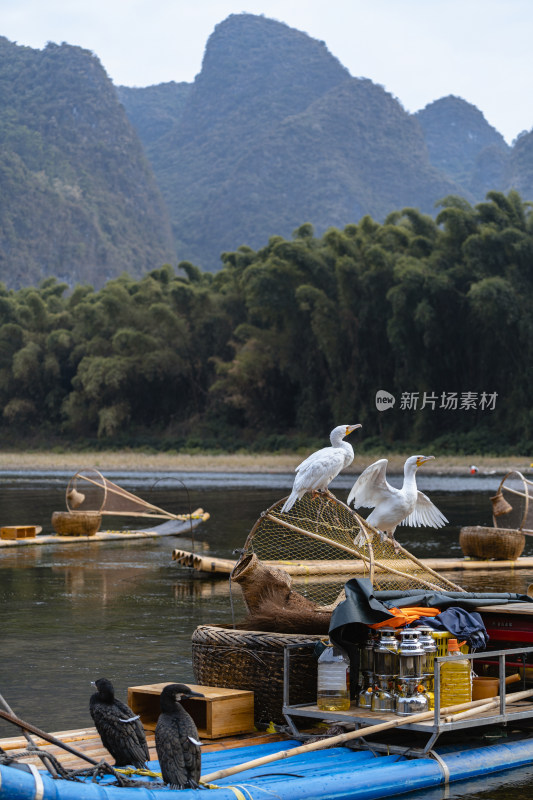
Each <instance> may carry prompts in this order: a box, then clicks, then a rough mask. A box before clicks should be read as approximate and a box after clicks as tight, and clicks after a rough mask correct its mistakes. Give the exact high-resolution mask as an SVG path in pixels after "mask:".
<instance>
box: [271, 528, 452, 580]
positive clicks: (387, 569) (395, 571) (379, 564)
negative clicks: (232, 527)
mask: <svg viewBox="0 0 533 800" xmlns="http://www.w3.org/2000/svg"><path fill="white" fill-rule="evenodd" d="M266 516H268V518H269V519H271V520H273V521H274V522H277V523H278V524H279V525H283V527H285V528H289V530H292V531H295V532H296V533H300V534H302V535H303V536H309V538H311V539H316V540H317V541H319V542H324V544H328V545H330V547H336V548H338V549H339V550H344V551H345V552H346V553H351V554H352V555H355V556H357V558H360V559H361V560H362V561H368V562H370V563H371V560H370V558H369V557H368V556H365V555H363V553H360V552H359V551H358V550H356V549H355V548H354V547H348V546H347V545H345V544H341V543H340V542H336V541H335V540H334V539H328V538H327V537H326V536H321V535H320V534H319V533H311V531H306V530H304V529H303V528H299V527H298V526H297V525H292V524H291V523H290V522H286V521H285V520H282V519H280V518H279V517H274V516H272V515H271V514H267V515H266ZM374 564H375V566H376V567H379V568H380V569H382V570H384V571H385V572H390V573H391V574H392V575H399V576H400V577H401V578H407V579H410V580H412V579H413V577H415V579H416V580H417V581H418V583H423V584H424V586H427V587H428V588H429V589H433V590H435V591H442V587H441V586H436V585H435V584H434V583H430V582H429V581H425V580H424V579H423V578H420V577H419V576H418V575H416V576H413V575H410V574H409V573H408V572H400V570H398V569H394V568H393V567H388V566H387V565H386V564H383V563H382V562H381V561H378V560H377V559H376V558H374ZM461 591H463V590H461Z"/></svg>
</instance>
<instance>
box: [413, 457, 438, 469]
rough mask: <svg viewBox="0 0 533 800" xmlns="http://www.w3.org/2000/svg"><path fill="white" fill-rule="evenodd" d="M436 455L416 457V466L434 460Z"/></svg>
mask: <svg viewBox="0 0 533 800" xmlns="http://www.w3.org/2000/svg"><path fill="white" fill-rule="evenodd" d="M434 460H435V456H420V458H417V459H416V466H417V467H421V466H422V464H425V463H426V461H434Z"/></svg>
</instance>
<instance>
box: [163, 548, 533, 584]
mask: <svg viewBox="0 0 533 800" xmlns="http://www.w3.org/2000/svg"><path fill="white" fill-rule="evenodd" d="M172 559H173V561H175V562H176V563H177V564H178V565H179V566H181V567H188V568H189V569H190V570H192V571H194V572H195V573H197V574H198V577H205V576H207V575H211V576H214V577H216V576H218V577H221V578H222V577H227V576H228V575H229V574H230V573H231V571H232V569H233V567H234V566H235V564H236V563H237V562H236V561H233V560H231V559H225V558H216V557H214V556H205V555H200V554H199V553H191V552H189V551H188V550H179V549H176V550H173V551H172ZM421 562H422V563H423V564H424V565H425V566H426V567H429V568H430V569H433V570H435V571H437V572H444V571H451V570H465V571H469V570H482V569H485V570H487V569H488V570H494V569H507V570H513V569H524V568H529V569H531V568H532V567H533V557H531V556H524V557H521V558H517V559H516V561H490V560H489V559H487V560H481V559H470V558H424V559H421ZM262 563H263V564H266V565H268V566H271V567H282V568H283V569H284V570H285V572H288V573H289V575H294V576H303V577H305V576H308V575H309V576H310V575H316V576H320V575H356V574H359V573H361V574H363V573H365V571H368V567H365V563H364V562H363V561H357V560H351V559H347V560H339V561H304V560H302V561H266V560H265V561H263V562H262ZM387 563H388V564H389V565H390V566H393V565H392V562H390V561H388V562H387ZM377 569H378V571H379V568H377Z"/></svg>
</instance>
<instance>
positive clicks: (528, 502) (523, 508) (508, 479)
mask: <svg viewBox="0 0 533 800" xmlns="http://www.w3.org/2000/svg"><path fill="white" fill-rule="evenodd" d="M490 499H491V502H492V519H493V521H494V527H495V528H508V529H509V528H514V529H515V530H519V531H522V530H523V531H528V532H533V481H530V480H529V479H528V478H525V477H524V476H523V475H522V473H521V472H518V470H512V471H511V472H508V473H507V475H505V477H504V478H502V480H501V482H500V485H499V487H498V491H497V492H496V494H495V495H494V497H491V498H490Z"/></svg>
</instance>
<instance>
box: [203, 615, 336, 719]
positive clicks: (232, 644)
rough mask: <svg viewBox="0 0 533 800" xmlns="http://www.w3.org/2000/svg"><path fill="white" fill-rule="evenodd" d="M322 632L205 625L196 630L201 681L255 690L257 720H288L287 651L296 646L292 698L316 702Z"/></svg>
mask: <svg viewBox="0 0 533 800" xmlns="http://www.w3.org/2000/svg"><path fill="white" fill-rule="evenodd" d="M321 638H323V637H321V636H318V635H314V634H297V633H264V632H261V631H241V630H234V629H233V628H230V627H225V626H223V625H220V626H219V625H200V626H199V627H198V628H196V630H195V631H194V633H193V635H192V665H193V670H194V676H195V680H196V683H197V684H199V685H204V686H221V687H223V688H225V689H246V690H248V691H252V692H253V693H254V721H255V724H256V725H265V724H266V725H268V723H269V722H277V723H284V722H285V721H286V720H285V718H284V716H283V713H282V708H283V672H284V669H283V653H284V647H285V645H288V644H290V645H301V647H295V648H294V649H291V651H290V675H289V676H288V677H289V686H290V693H289V702H290V703H291V705H292V704H297V703H314V702H316V676H317V660H316V658H315V656H314V653H313V649H314V645H315V643H316V642H317V641H319V640H320V639H321Z"/></svg>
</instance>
